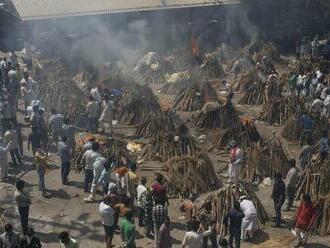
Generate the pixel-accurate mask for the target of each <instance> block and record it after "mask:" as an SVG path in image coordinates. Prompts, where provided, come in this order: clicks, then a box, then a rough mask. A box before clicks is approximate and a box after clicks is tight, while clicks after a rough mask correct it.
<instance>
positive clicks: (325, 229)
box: [310, 194, 330, 235]
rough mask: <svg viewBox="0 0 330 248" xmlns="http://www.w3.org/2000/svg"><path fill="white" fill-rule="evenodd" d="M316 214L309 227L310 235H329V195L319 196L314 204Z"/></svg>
mask: <svg viewBox="0 0 330 248" xmlns="http://www.w3.org/2000/svg"><path fill="white" fill-rule="evenodd" d="M315 205H316V206H317V214H316V219H315V221H314V223H313V224H312V226H311V229H310V233H311V234H313V233H317V234H319V235H329V234H330V194H327V195H325V196H321V197H320V198H319V199H318V200H317V201H316V203H315Z"/></svg>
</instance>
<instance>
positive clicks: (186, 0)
mask: <svg viewBox="0 0 330 248" xmlns="http://www.w3.org/2000/svg"><path fill="white" fill-rule="evenodd" d="M11 1H12V3H13V5H14V8H15V9H16V11H17V14H18V16H19V17H20V19H21V20H23V21H30V20H40V19H53V18H60V17H71V16H87V15H101V14H110V13H123V12H137V11H151V10H162V9H177V8H192V7H202V6H212V5H228V4H239V3H241V0H11Z"/></svg>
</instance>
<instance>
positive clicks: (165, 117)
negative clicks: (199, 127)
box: [136, 110, 188, 138]
mask: <svg viewBox="0 0 330 248" xmlns="http://www.w3.org/2000/svg"><path fill="white" fill-rule="evenodd" d="M187 131H188V130H187V127H186V126H185V124H184V123H183V121H182V120H181V119H180V117H179V115H178V114H177V113H176V112H174V111H170V110H169V111H158V112H155V113H149V115H148V117H147V118H146V119H145V120H143V122H141V123H140V124H139V126H138V127H137V130H136V134H137V136H139V137H147V138H150V137H155V136H160V135H162V134H164V133H171V132H173V133H174V134H175V135H180V134H183V133H186V132H187Z"/></svg>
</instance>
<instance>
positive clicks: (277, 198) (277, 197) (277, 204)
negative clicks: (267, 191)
mask: <svg viewBox="0 0 330 248" xmlns="http://www.w3.org/2000/svg"><path fill="white" fill-rule="evenodd" d="M271 197H272V199H273V202H274V208H275V225H272V227H281V210H282V206H283V204H284V202H285V184H284V182H283V179H282V174H281V173H279V172H278V173H276V175H275V182H274V186H273V193H272V196H271Z"/></svg>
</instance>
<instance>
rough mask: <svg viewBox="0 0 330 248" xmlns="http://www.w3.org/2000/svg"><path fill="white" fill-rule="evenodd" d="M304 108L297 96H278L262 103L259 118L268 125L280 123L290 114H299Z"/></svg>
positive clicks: (290, 115)
mask: <svg viewBox="0 0 330 248" xmlns="http://www.w3.org/2000/svg"><path fill="white" fill-rule="evenodd" d="M303 110H304V104H303V103H302V102H301V101H300V100H299V99H298V98H297V97H280V98H276V99H275V98H274V99H271V100H270V101H269V102H268V103H266V104H264V105H263V107H262V110H261V112H260V114H259V117H258V118H259V120H261V121H264V122H266V123H268V124H269V125H273V124H275V123H276V124H279V125H281V124H282V123H284V122H285V121H286V120H288V119H289V118H290V117H292V116H296V115H299V113H301V112H302V111H303Z"/></svg>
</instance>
